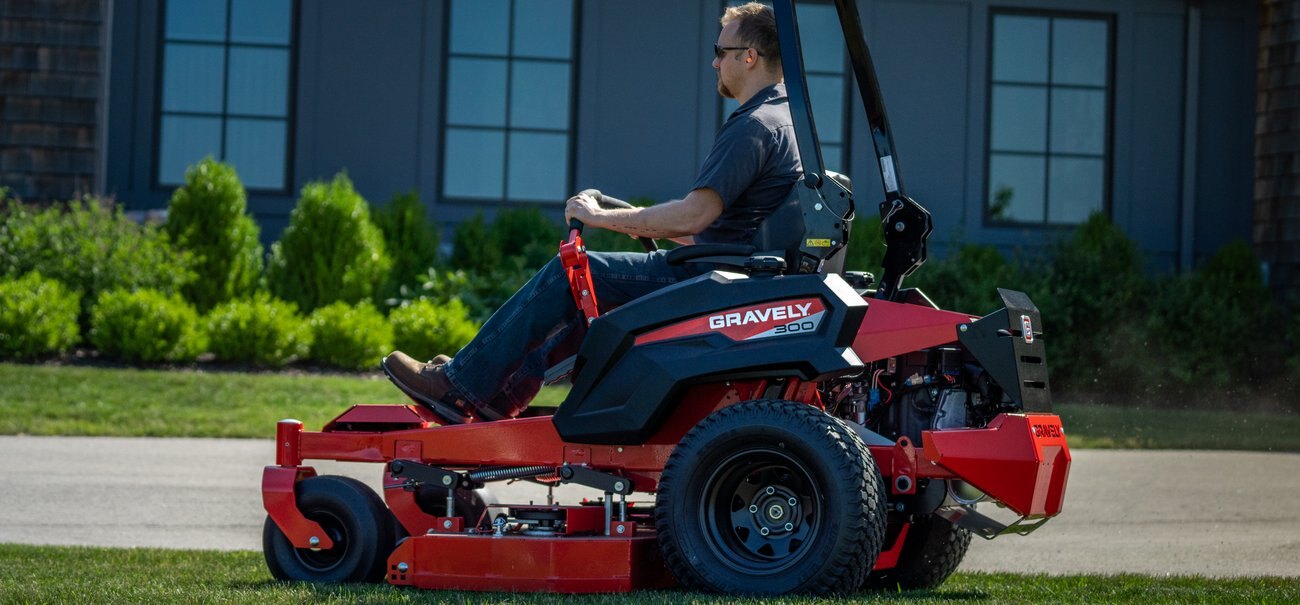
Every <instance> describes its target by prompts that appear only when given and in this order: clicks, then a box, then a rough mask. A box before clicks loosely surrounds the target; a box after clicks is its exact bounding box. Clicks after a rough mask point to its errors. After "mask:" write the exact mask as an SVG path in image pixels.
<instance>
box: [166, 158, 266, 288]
mask: <svg viewBox="0 0 1300 605" xmlns="http://www.w3.org/2000/svg"><path fill="white" fill-rule="evenodd" d="M246 206H247V202H246V201H245V193H244V186H243V185H242V184H240V182H239V176H238V175H237V174H236V173H235V169H234V168H233V167H231V166H230V165H229V164H225V163H223V162H217V161H215V160H213V159H212V158H211V157H208V158H205V159H204V160H203V161H201V162H199V163H198V164H196V165H194V166H191V167H190V168H189V169H188V170H186V171H185V184H184V185H182V186H181V187H179V188H178V189H176V192H175V193H173V194H172V199H171V203H170V204H169V205H168V207H167V225H166V230H167V234H168V235H169V236H171V240H172V242H174V243H175V245H176V246H177V247H178V248H180V249H182V250H187V251H189V252H190V253H191V254H192V255H193V257H194V270H195V273H196V274H197V279H195V280H194V281H192V282H190V283H189V284H188V285H187V286H186V287H185V289H184V293H185V296H186V298H188V299H189V301H190V302H192V303H194V306H195V307H197V308H198V309H199V310H200V311H207V310H208V309H211V308H212V307H214V306H216V305H217V304H219V303H222V302H225V301H227V300H230V299H232V298H239V297H243V296H247V295H249V294H251V293H252V292H253V290H255V289H256V288H257V282H258V280H260V279H261V278H262V245H261V244H260V243H259V242H258V233H259V231H258V228H257V223H256V222H254V221H253V217H251V216H248V215H247V214H245V213H244V210H245V207H246Z"/></svg>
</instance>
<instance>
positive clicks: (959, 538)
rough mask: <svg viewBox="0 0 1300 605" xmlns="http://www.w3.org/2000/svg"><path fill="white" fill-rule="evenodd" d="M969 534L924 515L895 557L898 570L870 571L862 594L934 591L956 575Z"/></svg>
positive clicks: (910, 529)
mask: <svg viewBox="0 0 1300 605" xmlns="http://www.w3.org/2000/svg"><path fill="white" fill-rule="evenodd" d="M970 537H971V533H970V532H969V531H966V530H964V529H962V528H960V527H957V526H956V525H953V524H952V523H949V522H948V521H947V520H946V519H944V518H942V517H936V516H934V515H926V516H924V517H920V518H919V519H917V520H916V521H914V522H913V523H912V527H911V528H909V529H908V530H907V538H905V539H904V540H903V551H902V552H901V553H899V555H898V566H897V567H895V568H893V569H886V570H883V571H873V572H871V573H870V574H869V575H868V576H867V581H866V583H864V585H863V588H864V589H866V590H888V591H897V590H928V589H931V588H938V587H939V585H941V584H943V583H944V581H945V580H947V579H948V576H951V575H952V573H953V572H954V571H957V566H958V565H961V560H962V559H963V558H965V557H966V549H967V548H970Z"/></svg>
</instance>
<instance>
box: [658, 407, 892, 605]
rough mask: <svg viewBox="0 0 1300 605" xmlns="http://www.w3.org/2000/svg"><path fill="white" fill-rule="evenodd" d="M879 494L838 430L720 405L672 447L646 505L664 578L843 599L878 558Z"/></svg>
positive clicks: (868, 460) (813, 417) (699, 586)
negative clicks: (650, 507) (652, 501)
mask: <svg viewBox="0 0 1300 605" xmlns="http://www.w3.org/2000/svg"><path fill="white" fill-rule="evenodd" d="M884 503H885V493H884V489H883V482H882V481H881V479H880V473H879V471H878V470H877V469H876V465H875V460H874V459H873V458H872V457H871V455H870V454H869V453H868V452H867V449H866V446H864V445H863V444H862V440H861V439H860V438H859V437H858V436H857V434H856V433H854V432H853V431H852V430H851V429H849V428H848V426H846V425H845V424H844V423H843V422H842V421H840V420H838V419H836V418H832V417H831V416H829V415H827V414H825V413H823V412H822V411H821V410H818V409H816V408H813V407H811V406H809V405H806V404H802V403H797V402H793V401H779V400H764V401H753V402H746V403H740V404H736V405H733V406H729V407H727V408H724V409H722V410H719V411H718V412H715V413H714V414H713V415H711V416H709V417H708V418H706V419H705V420H704V421H703V422H701V423H700V424H699V425H698V426H696V427H695V428H694V429H692V430H691V432H690V433H688V434H687V435H686V436H685V437H684V438H682V441H681V443H680V444H679V445H678V446H677V447H676V449H674V450H673V453H672V455H671V456H670V457H669V459H668V464H667V465H666V466H665V467H664V472H663V476H662V478H661V480H660V484H659V494H658V499H657V501H656V505H655V527H656V529H657V530H658V532H659V541H660V545H661V548H662V549H663V553H664V559H665V561H666V562H667V564H668V567H669V569H671V570H672V572H673V574H674V575H676V576H677V579H678V580H679V581H680V582H681V583H682V584H683V585H685V586H686V587H688V588H691V589H695V590H706V591H713V592H724V593H747V594H785V593H795V592H807V593H819V594H822V593H844V592H849V591H852V590H854V589H856V588H857V587H858V586H859V585H860V584H861V582H862V577H863V574H864V572H865V570H866V569H868V568H870V566H871V564H872V563H873V562H874V561H875V557H876V555H877V553H879V552H880V547H881V541H882V539H883V536H884V532H885V517H884Z"/></svg>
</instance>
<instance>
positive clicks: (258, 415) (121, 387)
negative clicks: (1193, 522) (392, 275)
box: [0, 364, 1300, 452]
mask: <svg viewBox="0 0 1300 605" xmlns="http://www.w3.org/2000/svg"><path fill="white" fill-rule="evenodd" d="M565 393H566V391H565V389H562V388H554V387H552V388H546V389H543V390H542V393H541V395H540V396H539V397H538V399H537V401H536V402H534V405H551V406H554V405H558V404H559V402H560V401H562V400H563V399H564V395H565ZM407 401H408V400H407V399H406V398H405V397H404V396H402V395H401V394H400V393H399V392H398V391H397V389H396V388H394V387H393V386H392V385H391V384H390V383H389V382H388V381H387V380H386V379H385V378H383V376H380V375H369V376H350V375H319V374H273V373H266V374H250V373H238V372H199V371H190V370H180V371H163V370H134V369H120V368H96V367H81V366H40V365H36V366H33V365H18V364H0V434H6V435H13V434H29V435H113V436H150V437H164V436H165V437H271V436H272V435H273V434H274V431H275V422H276V421H277V420H280V419H281V418H297V419H299V420H302V421H303V422H304V423H305V424H306V425H307V428H308V429H309V430H318V429H319V428H320V427H321V426H323V425H324V424H325V422H327V421H328V420H330V419H331V418H333V417H334V416H337V415H338V414H340V413H342V412H343V410H345V409H347V407H348V406H349V405H352V404H356V403H405V402H407ZM1057 411H1058V413H1060V415H1061V417H1062V419H1063V421H1064V424H1065V429H1066V433H1067V435H1068V436H1069V439H1070V444H1071V445H1072V446H1074V447H1103V448H1120V447H1122V448H1155V449H1171V448H1187V449H1233V450H1264V451H1270V450H1271V451H1292V452H1294V451H1300V414H1284V413H1254V412H1252V413H1246V412H1236V411H1233V410H1231V409H1230V408H1229V407H1227V406H1224V407H1222V408H1220V409H1215V410H1159V409H1150V408H1145V409H1144V408H1124V407H1119V406H1099V405H1069V404H1060V405H1058V406H1057Z"/></svg>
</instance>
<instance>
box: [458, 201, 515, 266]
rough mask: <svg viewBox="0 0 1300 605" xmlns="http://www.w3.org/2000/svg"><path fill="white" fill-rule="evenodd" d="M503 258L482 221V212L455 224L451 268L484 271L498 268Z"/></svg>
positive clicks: (499, 248)
mask: <svg viewBox="0 0 1300 605" xmlns="http://www.w3.org/2000/svg"><path fill="white" fill-rule="evenodd" d="M503 258H504V256H503V255H502V254H501V247H500V246H499V245H497V243H496V242H495V241H494V240H493V239H492V237H491V235H490V233H489V231H488V228H487V224H486V223H485V222H484V221H483V213H481V212H480V213H478V214H475V215H474V218H472V219H469V220H467V221H462V222H461V223H460V224H459V225H456V235H455V240H454V241H453V242H452V248H451V266H452V268H454V269H460V270H462V271H474V272H482V273H486V272H489V271H493V270H496V269H499V268H500V267H501V260H502V259H503Z"/></svg>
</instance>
